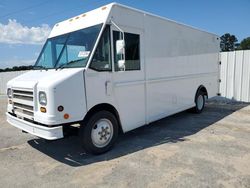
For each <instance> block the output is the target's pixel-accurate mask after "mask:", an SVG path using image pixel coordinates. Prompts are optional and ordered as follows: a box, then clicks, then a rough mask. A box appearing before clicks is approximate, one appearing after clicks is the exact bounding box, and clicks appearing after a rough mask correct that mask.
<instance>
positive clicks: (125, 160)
mask: <svg viewBox="0 0 250 188" xmlns="http://www.w3.org/2000/svg"><path fill="white" fill-rule="evenodd" d="M5 110H6V98H5V97H3V96H2V97H1V96H0V187H17V186H18V187H25V188H27V187H46V188H47V187H60V188H61V187H95V188H96V187H119V188H123V187H130V188H136V187H138V188H139V187H152V188H154V187H156V188H158V187H190V188H191V187H192V188H193V187H213V188H214V187H250V106H248V104H244V103H236V102H232V101H225V100H212V101H210V102H208V104H207V107H206V109H205V111H204V112H203V113H202V114H192V113H189V112H182V113H179V114H176V115H174V116H171V117H168V118H165V119H162V120H160V121H157V122H155V123H152V124H150V125H148V126H144V127H142V128H139V129H136V130H134V131H132V132H129V133H127V134H124V135H121V136H120V138H119V140H118V142H117V144H116V146H115V147H114V148H113V150H112V151H110V152H108V153H106V154H104V155H100V156H92V155H87V154H85V152H84V150H83V149H82V148H81V147H80V146H79V144H78V139H77V136H74V135H71V136H68V137H66V138H64V139H61V140H58V141H53V142H46V141H44V140H43V139H39V138H37V137H34V136H32V135H29V134H24V133H22V132H21V131H20V130H18V129H17V128H14V127H12V126H11V125H9V124H8V123H7V122H6V120H5Z"/></svg>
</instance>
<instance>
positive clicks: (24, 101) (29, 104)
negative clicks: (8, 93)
mask: <svg viewBox="0 0 250 188" xmlns="http://www.w3.org/2000/svg"><path fill="white" fill-rule="evenodd" d="M12 96H13V97H12V101H13V109H14V113H15V114H16V115H17V117H19V118H22V119H24V118H27V119H30V120H33V119H34V96H33V91H32V90H22V89H13V91H12Z"/></svg>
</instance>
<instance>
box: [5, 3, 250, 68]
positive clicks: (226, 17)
mask: <svg viewBox="0 0 250 188" xmlns="http://www.w3.org/2000/svg"><path fill="white" fill-rule="evenodd" d="M111 2H112V1H108V0H43V1H42V0H1V1H0V68H6V67H13V66H15V65H17V66H19V65H30V64H34V63H35V60H36V58H37V56H38V55H39V53H40V50H41V48H42V45H43V44H44V42H45V40H46V38H47V36H48V35H49V33H50V31H51V28H52V27H53V25H54V24H55V23H57V22H59V21H62V20H65V19H67V18H70V17H73V16H75V15H78V14H81V13H83V12H86V11H89V10H91V9H94V8H98V7H100V6H102V5H105V4H108V3H111ZM116 2H119V3H122V4H126V5H129V6H132V7H135V8H138V9H142V10H145V11H148V12H151V13H154V14H157V15H160V16H163V17H166V18H169V19H172V20H176V21H178V22H182V23H185V24H188V25H191V26H194V27H197V28H200V29H203V30H206V31H209V32H213V33H215V34H218V35H222V34H224V33H226V32H229V33H231V34H234V35H236V37H237V38H238V39H239V41H240V40H242V39H243V38H246V37H249V36H250V24H249V19H250V11H249V10H250V0H238V1H235V0H117V1H116Z"/></svg>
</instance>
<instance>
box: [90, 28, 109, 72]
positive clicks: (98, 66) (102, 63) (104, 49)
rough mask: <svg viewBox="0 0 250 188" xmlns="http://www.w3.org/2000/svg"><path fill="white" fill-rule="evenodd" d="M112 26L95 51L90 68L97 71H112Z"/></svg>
mask: <svg viewBox="0 0 250 188" xmlns="http://www.w3.org/2000/svg"><path fill="white" fill-rule="evenodd" d="M110 44H111V42H110V26H109V25H107V26H106V28H105V30H104V32H103V34H102V37H101V39H100V41H99V43H98V46H97V48H96V50H95V53H94V56H93V59H92V62H91V64H90V68H91V69H93V70H96V71H112V65H111V47H110V46H111V45H110Z"/></svg>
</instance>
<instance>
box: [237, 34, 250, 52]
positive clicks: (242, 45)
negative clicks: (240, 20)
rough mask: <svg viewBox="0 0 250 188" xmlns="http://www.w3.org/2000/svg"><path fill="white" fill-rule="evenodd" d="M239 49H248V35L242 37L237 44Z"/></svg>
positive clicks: (249, 48)
mask: <svg viewBox="0 0 250 188" xmlns="http://www.w3.org/2000/svg"><path fill="white" fill-rule="evenodd" d="M239 49H240V50H250V37H247V38H245V39H243V40H242V41H241V43H240V46H239Z"/></svg>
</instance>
